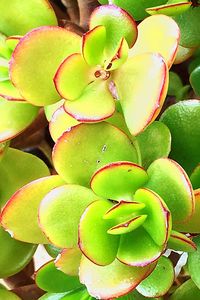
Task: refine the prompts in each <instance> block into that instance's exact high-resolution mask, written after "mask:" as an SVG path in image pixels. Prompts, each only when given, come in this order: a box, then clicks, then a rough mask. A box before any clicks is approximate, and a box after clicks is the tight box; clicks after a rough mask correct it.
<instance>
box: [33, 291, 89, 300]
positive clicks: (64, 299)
mask: <svg viewBox="0 0 200 300" xmlns="http://www.w3.org/2000/svg"><path fill="white" fill-rule="evenodd" d="M39 299H40V300H77V299H78V300H93V299H94V298H93V297H91V296H90V295H89V294H88V292H87V290H86V289H85V288H79V289H76V290H74V291H71V292H66V293H59V294H58V293H47V294H45V295H44V296H42V297H40V298H39Z"/></svg>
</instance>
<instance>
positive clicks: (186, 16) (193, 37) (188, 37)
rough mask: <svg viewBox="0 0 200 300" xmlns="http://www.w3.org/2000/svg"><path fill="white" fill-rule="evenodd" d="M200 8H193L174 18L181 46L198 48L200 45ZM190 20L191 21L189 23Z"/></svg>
mask: <svg viewBox="0 0 200 300" xmlns="http://www.w3.org/2000/svg"><path fill="white" fill-rule="evenodd" d="M199 17H200V7H199V6H197V7H191V8H190V9H188V10H187V11H185V12H184V13H182V14H180V15H177V16H175V17H174V20H175V21H176V22H177V24H178V26H179V28H180V32H181V39H180V45H181V46H183V47H187V48H193V47H198V46H199V45H200V35H199V32H200V23H199ZM188 20H190V21H189V22H188Z"/></svg>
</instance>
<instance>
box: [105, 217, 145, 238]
mask: <svg viewBox="0 0 200 300" xmlns="http://www.w3.org/2000/svg"><path fill="white" fill-rule="evenodd" d="M146 218H147V215H141V216H137V217H135V218H132V219H130V220H128V221H125V222H123V223H120V224H117V225H115V226H113V227H111V228H110V229H109V230H108V231H107V232H108V233H109V234H114V235H116V234H125V233H129V232H131V231H133V230H135V229H137V228H138V227H140V226H141V225H142V224H143V223H144V221H145V220H146Z"/></svg>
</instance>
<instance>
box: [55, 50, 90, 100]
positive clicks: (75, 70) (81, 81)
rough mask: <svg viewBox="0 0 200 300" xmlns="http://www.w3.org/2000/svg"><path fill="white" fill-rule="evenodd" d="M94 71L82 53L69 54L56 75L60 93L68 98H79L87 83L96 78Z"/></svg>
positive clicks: (57, 87) (56, 83)
mask: <svg viewBox="0 0 200 300" xmlns="http://www.w3.org/2000/svg"><path fill="white" fill-rule="evenodd" d="M94 72H95V71H93V69H91V68H90V67H89V66H88V64H87V63H86V62H85V60H84V59H83V57H82V55H81V54H80V53H74V54H72V55H70V56H68V57H67V58H66V59H65V60H64V61H63V62H62V64H61V65H60V66H59V68H58V70H57V72H56V75H55V77H54V83H55V86H56V89H57V91H58V93H59V94H60V95H61V97H62V98H65V99H68V100H75V99H77V98H79V97H80V96H81V95H82V93H83V92H84V89H85V88H86V87H87V85H88V84H89V83H90V82H92V81H93V80H94V79H95V76H94Z"/></svg>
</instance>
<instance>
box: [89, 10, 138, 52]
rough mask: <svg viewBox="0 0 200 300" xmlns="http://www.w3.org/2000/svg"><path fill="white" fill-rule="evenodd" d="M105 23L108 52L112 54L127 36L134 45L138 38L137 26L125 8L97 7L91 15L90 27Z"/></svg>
mask: <svg viewBox="0 0 200 300" xmlns="http://www.w3.org/2000/svg"><path fill="white" fill-rule="evenodd" d="M99 25H103V26H104V27H105V29H106V47H105V52H106V54H107V55H108V56H109V55H112V54H113V50H115V47H116V46H117V44H118V43H119V41H120V40H121V38H123V37H124V38H125V39H126V41H127V43H128V45H129V47H132V46H133V45H134V43H135V41H136V38H137V26H136V23H135V21H134V19H133V18H132V17H131V16H130V15H129V14H128V13H127V12H126V11H125V10H123V9H121V8H119V7H117V6H115V5H103V6H99V7H97V8H96V9H95V10H94V11H93V13H92V15H91V17H90V24H89V27H90V29H93V28H94V27H96V26H99Z"/></svg>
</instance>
